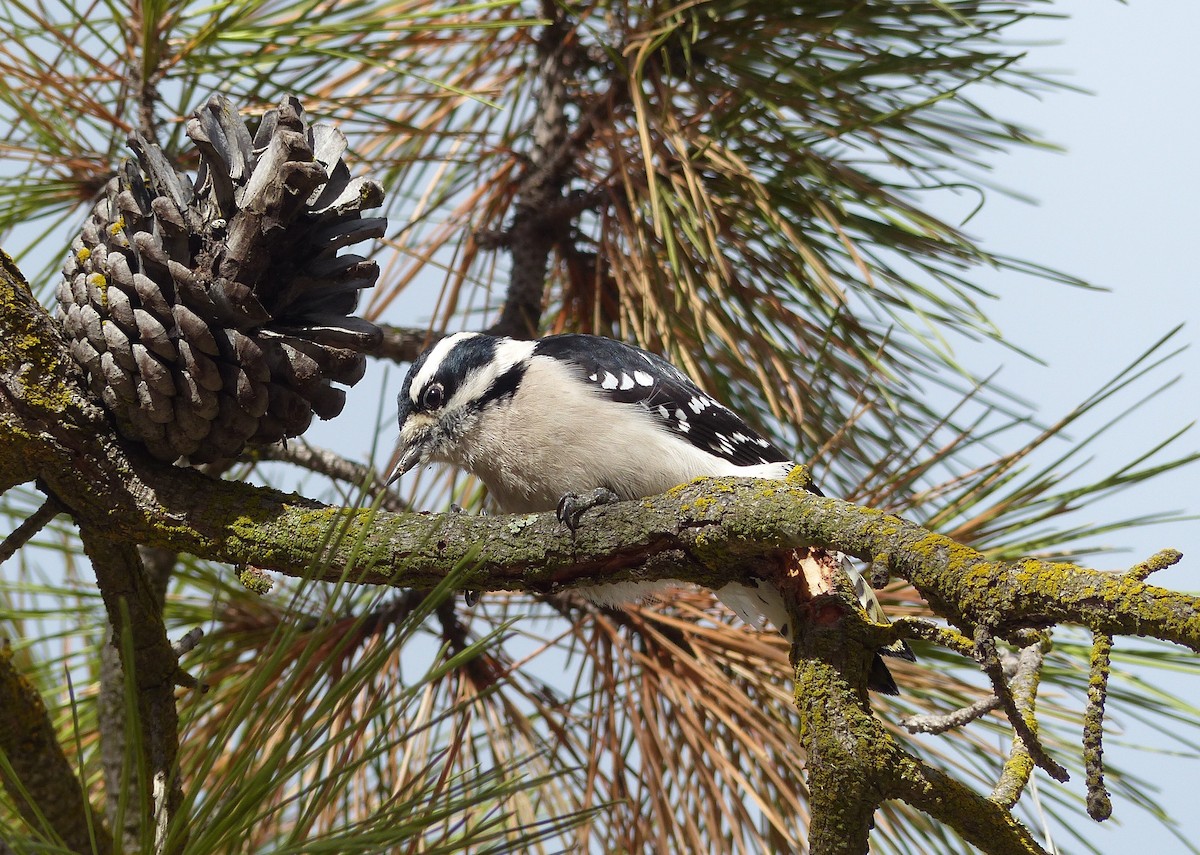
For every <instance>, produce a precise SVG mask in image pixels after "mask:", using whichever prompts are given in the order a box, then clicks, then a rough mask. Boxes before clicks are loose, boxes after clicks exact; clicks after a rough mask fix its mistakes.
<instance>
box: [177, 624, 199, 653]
mask: <svg viewBox="0 0 1200 855" xmlns="http://www.w3.org/2000/svg"><path fill="white" fill-rule="evenodd" d="M202 638H204V630H202V629H201V628H200V627H198V626H197V627H195V628H193V629H190V630H188V632H187V634H186V635H185V636H184V637H183V638H181V639H179V640H178V641H176V642H175V643H174V644H172V645H171V649H172V650H174V651H175V655H176V656H183V655H184V654H187V653H191V652H192V651H193V650H195V649H196V645H197V644H199V643H200V639H202Z"/></svg>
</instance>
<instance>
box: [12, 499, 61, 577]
mask: <svg viewBox="0 0 1200 855" xmlns="http://www.w3.org/2000/svg"><path fill="white" fill-rule="evenodd" d="M65 510H66V508H64V507H63V506H62V505H61V504H59V502H58V500H57V499H55V498H54V497H53V496H47V497H46V501H44V502H42V505H41V507H39V508H38V509H37V510H36V511H34V512H33V513H32V514H30V515H29V516H28V517H26V518H25V519H24V521H22V523H21V524H20V525H19V526H17V527H16V528H15V529H13V530H12V533H11V534H9V536H8V537H6V538H4V542H3V543H0V563H3V562H5V561H7V560H8V559H10V558H12V557H13V555H15V554H16V552H17V550H18V549H20V548H21V547H22V546H24V545H25V544H26V543H28V542H29V540H30V538H32V537H33V536H34V535H35V534H37V533H38V532H39V531H41V530H42V529H44V528H45V527H46V526H47V525H49V523H50V520H52V519H54V518H55V517H56V516H58V515H59V514H61V513H62V512H63V511H65Z"/></svg>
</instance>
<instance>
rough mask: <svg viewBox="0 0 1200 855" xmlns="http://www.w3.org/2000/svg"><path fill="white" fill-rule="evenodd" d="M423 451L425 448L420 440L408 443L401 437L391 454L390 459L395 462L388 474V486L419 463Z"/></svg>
mask: <svg viewBox="0 0 1200 855" xmlns="http://www.w3.org/2000/svg"><path fill="white" fill-rule="evenodd" d="M424 451H425V449H424V447H423V445H422V443H421V442H419V441H418V442H413V443H411V444H410V443H406V442H405V441H404V440H403V439H401V440H400V444H399V445H397V446H396V451H395V453H394V454H393V455H392V459H394V460H395V461H396V463H395V465H394V466H392V471H391V473H390V474H389V475H388V479H387V482H388V485H389V486H390V485H391V484H392V483H393V482H394V481H396V480H397V479H398V478H399V477H400V476H401V475H403V474H404V473H405V472H407V471H408V470H409V469H412V468H413V467H414V466H416V465H417V464H418V463H420V462H421V457H422V455H423V453H424Z"/></svg>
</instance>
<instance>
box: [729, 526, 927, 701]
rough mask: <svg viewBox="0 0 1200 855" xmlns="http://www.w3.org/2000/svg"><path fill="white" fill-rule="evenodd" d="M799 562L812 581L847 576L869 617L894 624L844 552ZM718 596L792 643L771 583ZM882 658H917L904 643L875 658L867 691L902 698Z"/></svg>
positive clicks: (813, 552) (799, 556) (812, 554)
mask: <svg viewBox="0 0 1200 855" xmlns="http://www.w3.org/2000/svg"><path fill="white" fill-rule="evenodd" d="M796 560H797V562H798V565H799V566H798V567H797V569H798V571H799V572H801V573H803V574H804V576H805V577H806V578H808V579H828V578H830V577H831V576H832V574H833V573H834V572H837V571H840V572H842V573H845V574H846V576H847V577H849V579H850V582H851V583H852V584H853V585H854V593H855V595H856V596H857V597H858V601H859V603H861V604H862V607H863V609H864V610H865V611H866V613H867V616H868V617H869V618H870V619H871V620H872V621H874V622H875V623H883V624H886V623H891V621H889V620H888V617H887V614H886V613H885V612H884V611H883V606H881V605H880V604H879V598H878V597H876V596H875V590H874V589H873V588H872V587H871V584H870V582H868V581H867V579H866V577H864V576H863V574H862V573H860V572H859V571H858V569H857V568H856V567H855V566H854V565H853V563H851V561H850V559H849V558H847V557H846V556H845V555H844V554H842V553H841V552H828V551H826V550H823V549H797V550H796ZM715 593H716V595H717V597H718V598H719V599H720V600H721V602H723V603H724V604H725V605H727V606H728V607H729V608H730V609H732V610H733V612H734V613H735V614H736V615H737V616H738V617H740V618H741V619H742V620H744V621H745V622H746V623H748V624H750V625H751V626H754V627H758V628H760V629H761V628H762V627H763V625H764V623H766V622H770V623H771V624H773V625H774V626H775V627H776V628H777V629H778V630H779V632H780V633H781V634H782V635H783V636H784V638H787V639H789V640H790V639H791V637H792V633H791V628H790V626H789V623H788V621H789V618H788V610H787V605H786V604H785V603H784V600H783V594H781V593H780V591H779V589H778V588H776V587H775V585H773V584H772V583H771V582H769V581H767V580H766V579H757V580H754V581H753V582H752V583H750V584H746V583H743V582H730V583H729V584H727V585H723V586H722V587H721V588H720V589H718V590H717V591H716V592H715ZM880 654H882V655H883V656H894V657H896V658H897V659H905V660H907V661H909V662H912V661H915V659H916V656H914V655H913V652H912V650H911V649H910V648H909V646H908V645H907V644H906V643H905V642H904V641H903V640H898V641H895V642H893V643H892V644H889V645H888V646H887V647H883V648H880V649H879V651H878V653H876V654H875V659H874V661H872V663H871V672H870V674H869V675H868V678H867V688H869V689H873V690H874V691H876V692H881V693H882V694H885V695H898V694H899V693H900V690H899V689H898V688H897V687H896V681H895V680H894V679H892V674H891V672H890V671H889V670H888V667H887V665H885V664H884V662H883V659H882V657H881V655H880Z"/></svg>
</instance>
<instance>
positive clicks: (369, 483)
mask: <svg viewBox="0 0 1200 855" xmlns="http://www.w3.org/2000/svg"><path fill="white" fill-rule="evenodd" d="M250 453H251V455H253V456H254V457H256V458H257V459H259V460H274V461H278V462H281V463H291V464H293V465H295V466H299V467H301V468H302V469H307V470H309V471H310V472H316V473H317V474H319V475H324V476H326V477H328V478H332V479H333V480H335V481H341V482H343V483H346V484H354V485H356V486H361V487H365V488H366V489H368V490H370V489H373V488H374V487H375V486H376V485H377V484H380V483H381V482H382V480H383V479H382V478H380V476H379V473H378V472H376V471H375V467H373V466H368V465H367V464H365V463H358V462H357V461H354V460H349V459H348V458H345V457H342V456H341V455H340V454H338V453H337V452H336V451H330V450H329V449H326V448H317V447H316V446H313V445H309V444H308V443H307V442H304V441H303V440H300V441H295V440H293V441H291V442H276V443H272V444H271V445H263V446H259V447H257V448H255V449H253V450H252V451H251V452H250ZM382 507H383V509H384V510H387V511H391V512H393V513H404V512H405V511H408V510H409V507H408V504H407V503H405V502H404V501H403V500H401V498H400V497H399V496H397V495H396V494H395V493H393V492H391V491H390V490H384V492H383V501H382Z"/></svg>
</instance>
